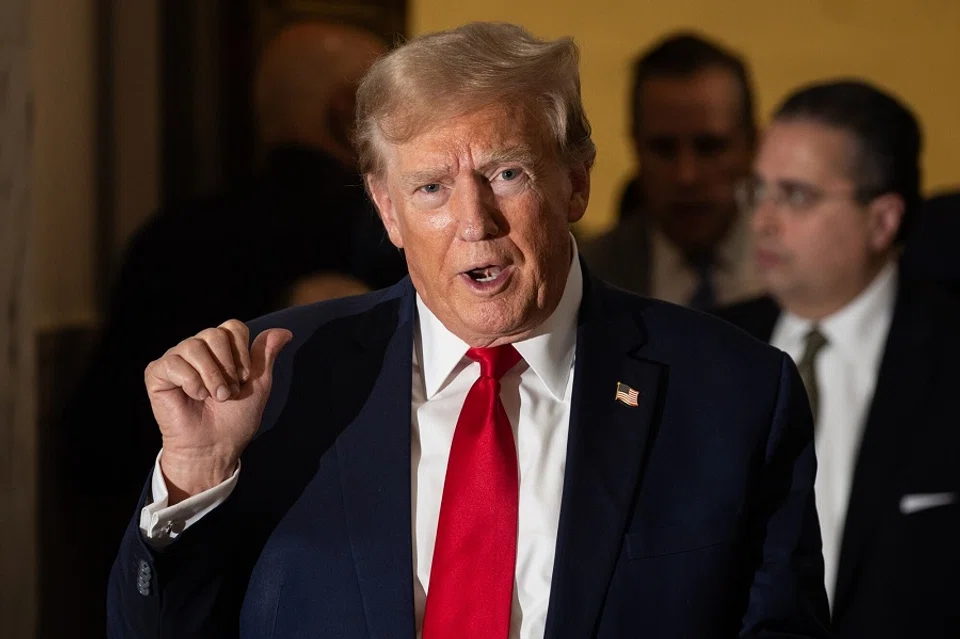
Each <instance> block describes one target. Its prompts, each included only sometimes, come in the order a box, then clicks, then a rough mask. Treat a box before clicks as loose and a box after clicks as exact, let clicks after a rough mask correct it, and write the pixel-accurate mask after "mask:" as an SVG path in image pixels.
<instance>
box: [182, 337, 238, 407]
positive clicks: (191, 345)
mask: <svg viewBox="0 0 960 639" xmlns="http://www.w3.org/2000/svg"><path fill="white" fill-rule="evenodd" d="M175 350H176V351H177V354H178V355H180V357H182V358H183V359H184V360H185V361H186V362H187V364H189V365H190V366H192V367H193V368H195V369H196V370H197V372H198V373H200V377H201V379H202V380H203V385H204V387H206V389H207V392H208V393H210V396H211V397H215V398H216V399H217V400H218V401H221V402H223V401H226V400H227V399H229V398H230V386H229V381H228V380H227V376H226V374H225V373H224V371H223V370H221V369H220V363H219V362H218V361H217V359H216V358H215V357H214V356H213V353H212V352H211V350H210V347H209V346H208V345H207V342H205V341H204V340H202V339H199V338H197V337H191V338H190V339H188V340H185V341H183V342H181V343H180V345H179V346H177V348H176V349H175Z"/></svg>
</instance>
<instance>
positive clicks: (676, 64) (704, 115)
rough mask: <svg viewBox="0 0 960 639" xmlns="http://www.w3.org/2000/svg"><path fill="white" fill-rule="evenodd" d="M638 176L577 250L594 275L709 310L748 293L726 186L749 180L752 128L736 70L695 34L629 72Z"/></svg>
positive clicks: (654, 52) (741, 235) (729, 56)
mask: <svg viewBox="0 0 960 639" xmlns="http://www.w3.org/2000/svg"><path fill="white" fill-rule="evenodd" d="M633 86H634V93H633V117H632V122H633V125H632V132H631V137H632V139H633V145H634V149H635V151H636V155H637V158H638V160H639V164H640V169H639V173H638V174H637V176H636V177H635V178H633V180H632V182H631V183H630V184H628V186H627V187H626V188H625V190H624V194H623V196H622V202H621V218H622V219H621V220H620V221H619V223H618V224H617V225H616V226H615V227H614V228H613V229H612V230H610V231H609V232H607V233H606V234H604V235H602V236H601V237H599V238H597V239H595V240H594V241H592V242H588V243H585V246H584V248H583V252H584V255H585V257H586V258H587V261H588V263H589V264H590V265H591V266H592V267H593V268H594V269H595V270H596V271H597V273H598V274H599V275H600V276H601V277H603V278H605V279H607V280H608V281H610V282H612V283H613V284H616V285H618V286H620V287H622V288H625V289H627V290H630V291H633V292H636V293H641V294H645V295H650V296H653V297H657V298H661V299H665V300H668V301H671V302H676V303H679V304H689V305H691V306H694V307H699V308H709V307H711V306H713V305H714V304H716V303H717V302H731V301H735V300H738V299H744V298H746V297H749V296H751V295H753V294H756V292H757V291H758V286H757V281H756V278H755V275H754V269H753V264H752V260H751V259H750V255H751V250H750V247H749V244H748V243H749V231H748V229H747V228H746V226H745V224H744V223H743V222H742V219H741V216H740V215H739V214H738V211H737V203H736V197H735V194H734V186H735V184H736V183H737V181H738V180H740V179H741V178H743V177H744V176H746V175H747V174H748V173H749V170H750V161H751V159H752V157H753V148H754V139H755V124H754V115H753V95H752V89H751V81H750V77H749V73H748V71H747V68H746V65H745V63H744V62H743V60H741V59H740V58H739V57H738V56H737V55H736V54H734V53H732V52H729V51H726V50H724V49H723V48H722V47H720V46H719V45H717V44H714V43H712V42H710V41H708V40H706V39H704V38H702V37H700V36H698V35H694V34H688V33H680V34H675V35H672V36H670V37H668V38H666V39H664V40H662V41H661V42H660V43H658V44H657V45H656V46H655V47H654V48H652V49H651V50H649V51H647V52H646V53H644V54H643V55H642V56H641V57H640V58H639V59H638V60H637V62H636V64H635V66H634V78H633Z"/></svg>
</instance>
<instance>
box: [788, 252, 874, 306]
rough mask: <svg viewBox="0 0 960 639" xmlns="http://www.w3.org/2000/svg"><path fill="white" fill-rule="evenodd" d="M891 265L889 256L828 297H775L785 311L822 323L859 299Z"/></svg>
mask: <svg viewBox="0 0 960 639" xmlns="http://www.w3.org/2000/svg"><path fill="white" fill-rule="evenodd" d="M888 263H889V256H887V257H885V258H884V259H882V260H878V261H877V262H875V263H872V264H870V265H869V266H868V268H866V269H864V270H863V271H862V272H861V273H860V276H859V277H857V278H856V279H855V281H854V282H852V285H851V286H848V287H846V288H844V289H843V290H842V291H838V292H836V294H834V295H831V296H826V295H810V296H803V295H796V296H784V297H782V298H781V297H779V296H776V295H775V296H774V297H776V298H777V302H778V303H779V304H780V306H781V307H783V309H784V310H786V311H788V312H790V313H792V314H794V315H796V316H797V317H802V318H803V319H806V320H810V321H813V322H820V321H823V320H824V319H826V318H827V317H830V316H831V315H833V314H834V313H837V312H839V311H840V310H842V309H843V308H845V307H846V306H847V305H848V304H850V303H851V302H853V300H855V299H857V298H858V297H859V296H860V295H861V294H862V293H863V292H864V291H865V290H867V288H869V287H870V285H871V284H872V283H873V281H874V280H875V279H876V278H877V276H878V275H879V274H880V271H882V270H883V268H884V267H885V266H886V265H887V264H888Z"/></svg>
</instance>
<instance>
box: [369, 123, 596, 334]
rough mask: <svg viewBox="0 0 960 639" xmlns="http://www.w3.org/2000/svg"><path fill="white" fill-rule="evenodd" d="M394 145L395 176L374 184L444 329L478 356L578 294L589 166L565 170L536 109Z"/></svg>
mask: <svg viewBox="0 0 960 639" xmlns="http://www.w3.org/2000/svg"><path fill="white" fill-rule="evenodd" d="M384 146H385V147H386V148H385V149H384V160H385V166H386V169H385V171H384V176H382V177H373V176H371V177H368V185H369V187H370V191H371V193H372V195H373V198H374V201H375V202H376V205H377V208H378V209H379V211H380V215H381V217H382V218H383V221H384V225H385V226H386V228H387V232H388V234H389V236H390V240H391V241H392V242H393V243H394V244H395V245H396V246H397V247H399V248H402V249H404V251H405V254H406V259H407V266H408V267H409V271H410V278H411V279H412V281H413V285H414V286H415V287H416V289H417V292H418V293H419V294H420V296H421V297H422V298H423V301H424V303H425V304H426V305H427V307H428V308H430V310H431V311H432V312H433V313H434V314H435V315H436V316H437V317H438V318H439V319H440V321H441V322H443V324H444V325H445V326H446V327H447V328H448V329H449V330H450V331H451V332H453V333H454V334H455V335H457V336H458V337H460V338H461V339H463V340H464V341H465V342H467V343H468V344H470V345H471V346H492V345H497V344H502V343H509V342H512V341H517V340H518V339H522V338H523V336H524V335H525V334H528V333H529V332H530V331H531V330H532V329H534V328H536V327H537V326H538V325H539V324H540V323H542V322H543V321H544V320H546V319H547V317H549V316H550V314H551V313H552V312H553V311H554V309H555V308H556V306H557V304H558V303H559V301H560V298H561V297H562V295H563V289H564V287H565V285H566V279H567V274H568V272H569V269H570V260H571V257H572V248H571V242H570V235H569V230H568V225H569V224H570V223H572V222H576V221H577V220H579V219H580V218H581V217H582V216H583V214H584V211H585V210H586V206H587V199H588V196H589V190H590V180H589V170H588V167H586V166H585V165H580V166H577V167H572V168H570V167H567V166H565V165H564V164H562V163H561V162H560V161H559V160H558V159H557V157H556V151H555V148H554V147H555V145H554V144H553V143H552V142H551V141H549V139H548V138H547V136H546V134H545V132H544V131H543V130H542V128H541V126H539V125H538V124H536V122H535V120H534V119H533V118H532V117H531V116H530V115H529V114H528V112H527V111H526V110H525V109H519V108H508V107H504V106H501V105H493V106H489V107H485V108H483V109H481V110H478V111H475V112H473V113H470V114H468V115H463V116H457V117H453V118H450V119H447V120H443V121H441V122H440V123H439V124H437V125H435V126H432V127H430V128H429V129H428V130H427V131H425V132H424V133H422V134H420V135H418V136H416V137H414V138H413V139H411V140H409V141H408V142H405V143H402V144H385V145H384Z"/></svg>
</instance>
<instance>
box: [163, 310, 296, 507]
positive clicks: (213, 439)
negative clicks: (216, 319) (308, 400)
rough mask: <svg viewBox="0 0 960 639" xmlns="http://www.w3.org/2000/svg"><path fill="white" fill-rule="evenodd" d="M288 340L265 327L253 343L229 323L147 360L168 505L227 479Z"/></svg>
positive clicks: (260, 411) (255, 423)
mask: <svg viewBox="0 0 960 639" xmlns="http://www.w3.org/2000/svg"><path fill="white" fill-rule="evenodd" d="M292 338H293V335H292V334H291V333H290V331H288V330H285V329H276V328H275V329H268V330H265V331H263V332H262V333H260V334H259V335H257V338H256V339H255V340H254V342H253V344H252V345H251V346H250V347H249V348H248V346H247V345H248V344H249V343H250V342H249V340H250V332H249V330H248V329H247V327H246V325H245V324H243V322H240V321H238V320H229V321H227V322H224V323H223V324H221V325H220V326H218V327H217V328H209V329H207V330H205V331H202V332H200V333H198V334H197V335H195V336H194V337H191V338H189V339H186V340H184V341H182V342H180V343H179V344H177V345H176V346H174V347H173V348H171V349H170V350H168V351H167V352H166V353H165V354H164V355H163V357H161V358H160V359H158V360H156V361H153V362H150V364H149V365H148V366H147V368H146V370H145V371H144V382H145V383H146V387H147V393H148V395H149V397H150V404H151V406H152V408H153V416H154V418H155V419H156V420H157V424H158V425H159V426H160V433H161V435H162V436H163V454H162V455H161V457H160V467H161V470H162V471H163V475H164V478H165V480H166V482H167V487H168V489H169V492H170V497H169V503H170V504H171V505H172V504H174V503H177V502H178V501H182V500H183V499H186V498H187V497H189V496H191V495H196V494H197V493H200V492H202V491H204V490H206V489H208V488H212V487H213V486H216V485H217V484H219V483H221V482H223V481H224V480H225V479H227V478H228V477H229V476H230V475H231V474H232V473H233V471H234V469H235V468H236V465H237V461H238V460H239V458H240V455H241V453H242V452H243V450H244V449H245V448H246V446H247V444H248V443H249V442H250V440H251V439H252V438H253V436H254V434H256V432H257V429H258V428H259V426H260V419H261V418H262V416H263V409H264V407H265V406H266V403H267V398H268V397H269V395H270V387H271V385H272V383H273V378H272V371H273V363H274V361H275V360H276V358H277V355H278V354H279V353H280V350H281V349H282V348H283V347H284V346H285V345H286V344H287V342H289V341H290V340H291V339H292Z"/></svg>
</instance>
